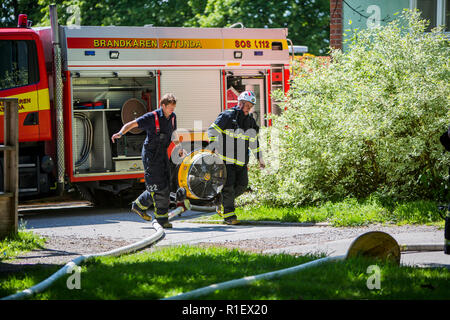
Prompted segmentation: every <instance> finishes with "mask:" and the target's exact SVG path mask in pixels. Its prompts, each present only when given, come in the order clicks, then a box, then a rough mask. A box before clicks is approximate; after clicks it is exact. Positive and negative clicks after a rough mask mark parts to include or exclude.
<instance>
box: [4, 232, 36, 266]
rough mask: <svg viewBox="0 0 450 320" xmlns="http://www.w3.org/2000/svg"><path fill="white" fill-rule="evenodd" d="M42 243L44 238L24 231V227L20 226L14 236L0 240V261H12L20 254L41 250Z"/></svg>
mask: <svg viewBox="0 0 450 320" xmlns="http://www.w3.org/2000/svg"><path fill="white" fill-rule="evenodd" d="M44 243H45V239H44V238H42V237H40V236H39V235H36V234H34V233H32V232H31V231H25V228H24V226H21V227H20V228H19V230H18V232H17V233H16V234H13V235H11V236H9V237H7V238H5V239H3V240H0V261H2V260H5V259H12V258H14V257H16V256H18V255H19V254H21V253H24V252H27V251H31V250H34V249H37V248H42V246H43V245H44Z"/></svg>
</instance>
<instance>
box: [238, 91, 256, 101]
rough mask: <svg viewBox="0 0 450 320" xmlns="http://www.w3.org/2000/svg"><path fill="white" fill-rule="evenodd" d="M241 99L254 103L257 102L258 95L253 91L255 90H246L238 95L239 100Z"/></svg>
mask: <svg viewBox="0 0 450 320" xmlns="http://www.w3.org/2000/svg"><path fill="white" fill-rule="evenodd" d="M241 100H244V101H248V102H251V103H252V104H255V103H256V96H255V94H254V93H253V91H244V92H242V93H241V94H240V95H239V97H238V102H239V101H241Z"/></svg>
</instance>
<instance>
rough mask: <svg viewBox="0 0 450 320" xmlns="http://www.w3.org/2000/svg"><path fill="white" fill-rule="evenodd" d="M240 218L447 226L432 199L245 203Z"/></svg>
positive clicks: (238, 210) (349, 224)
mask: <svg viewBox="0 0 450 320" xmlns="http://www.w3.org/2000/svg"><path fill="white" fill-rule="evenodd" d="M236 214H237V216H238V218H239V219H240V220H248V221H279V222H327V223H329V224H330V225H332V226H334V227H352V226H362V225H368V224H373V223H388V224H397V225H402V224H430V225H436V226H439V227H443V226H444V220H443V219H442V218H441V216H440V214H439V210H438V204H437V202H435V201H430V200H416V201H410V202H403V203H398V202H395V203H381V202H380V201H376V200H370V199H369V200H356V199H354V198H349V199H345V200H343V201H338V202H326V203H324V204H321V205H316V206H312V205H310V206H302V207H288V208H287V207H273V206H268V205H254V204H248V203H241V204H240V205H239V206H238V207H237V208H236ZM218 219H220V218H219V216H218V215H212V216H209V217H202V218H201V219H199V221H201V222H208V221H213V220H218Z"/></svg>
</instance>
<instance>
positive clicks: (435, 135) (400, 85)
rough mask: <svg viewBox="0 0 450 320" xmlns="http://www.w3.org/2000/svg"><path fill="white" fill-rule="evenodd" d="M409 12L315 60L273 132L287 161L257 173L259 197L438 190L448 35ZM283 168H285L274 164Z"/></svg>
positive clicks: (449, 68) (406, 194)
mask: <svg viewBox="0 0 450 320" xmlns="http://www.w3.org/2000/svg"><path fill="white" fill-rule="evenodd" d="M426 26H427V24H426V22H425V21H421V20H419V15H418V13H416V12H409V11H405V12H404V13H403V14H402V16H401V17H400V18H399V19H396V20H395V21H393V22H392V23H389V24H388V25H386V26H383V27H378V28H375V29H370V30H361V31H358V32H356V33H355V34H354V36H353V38H352V39H351V44H350V46H349V51H348V52H347V53H342V52H341V51H339V50H337V51H333V52H332V57H331V58H332V62H331V63H330V64H324V63H322V61H318V60H317V59H316V60H314V59H313V60H311V61H310V62H309V64H308V65H307V66H306V67H304V68H302V69H300V73H299V74H297V75H296V77H295V79H294V81H293V84H292V86H291V89H290V91H289V93H288V95H287V97H286V102H285V105H284V107H286V108H287V110H286V111H284V113H283V114H282V115H280V116H279V117H276V118H275V119H274V125H273V127H272V128H269V129H267V132H266V137H267V139H269V140H270V141H271V145H270V147H271V148H272V151H273V148H274V145H275V144H277V148H278V150H277V152H275V153H274V152H272V153H270V151H271V150H266V154H267V156H268V162H269V163H270V162H271V161H272V162H276V163H277V164H279V168H278V170H277V171H276V172H275V171H272V172H270V170H269V172H264V171H262V172H261V173H260V172H259V171H258V170H254V171H253V170H252V172H251V184H252V186H253V189H254V190H255V197H256V198H257V199H260V200H262V199H264V200H266V201H269V202H275V203H278V204H283V205H295V204H303V203H315V202H317V201H328V200H336V199H340V198H345V197H356V198H364V197H369V196H383V197H385V196H387V197H390V198H391V199H392V198H395V199H403V200H406V199H411V198H434V199H436V197H437V196H438V194H439V193H440V192H441V191H442V188H443V187H444V185H445V184H446V181H445V178H446V174H447V172H448V166H449V164H450V161H449V156H448V154H443V147H442V146H441V145H440V143H439V137H440V135H441V134H442V133H443V132H444V131H445V129H446V128H447V125H448V124H449V123H450V108H449V107H450V105H449V98H450V89H449V85H448V84H449V80H450V63H449V43H448V39H447V38H446V36H445V34H444V33H443V32H442V30H441V29H435V30H433V32H431V33H425V32H424V31H425V30H426ZM275 169H277V168H275Z"/></svg>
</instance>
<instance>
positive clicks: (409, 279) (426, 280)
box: [0, 246, 450, 300]
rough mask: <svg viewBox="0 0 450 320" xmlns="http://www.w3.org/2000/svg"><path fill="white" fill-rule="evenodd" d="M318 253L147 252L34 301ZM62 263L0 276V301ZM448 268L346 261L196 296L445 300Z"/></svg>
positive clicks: (263, 266) (186, 285)
mask: <svg viewBox="0 0 450 320" xmlns="http://www.w3.org/2000/svg"><path fill="white" fill-rule="evenodd" d="M320 257H322V256H300V257H294V256H291V255H286V254H278V255H260V254H253V253H248V252H243V251H240V250H236V249H234V250H230V249H225V248H204V247H195V246H179V247H166V248H155V249H150V250H145V251H142V252H139V253H135V254H130V255H125V256H121V257H116V258H112V257H109V258H96V259H94V260H92V261H89V262H87V263H85V264H83V265H82V268H81V274H80V278H79V279H80V287H81V288H80V289H72V290H69V289H68V287H67V281H68V279H69V277H70V276H71V274H68V275H67V277H65V276H64V277H62V278H60V279H59V280H58V281H56V283H55V284H54V285H53V286H51V287H50V288H49V289H47V290H46V291H44V292H43V293H40V294H38V295H36V296H34V297H33V299H44V300H46V299H51V300H53V299H56V300H59V299H69V300H71V299H101V300H103V299H104V300H110V299H161V298H165V297H170V296H173V295H176V294H179V293H182V292H188V291H191V290H194V289H197V288H200V287H204V286H208V285H210V284H214V283H220V282H223V281H228V280H232V279H238V278H242V277H244V276H249V275H257V274H261V273H266V272H270V271H275V270H281V269H284V268H288V267H292V266H296V265H299V264H302V263H305V262H308V261H311V260H315V259H318V258H320ZM374 264H375V265H377V266H378V267H379V268H380V276H381V277H380V289H372V290H370V289H368V287H367V281H368V279H369V277H370V276H371V274H370V273H367V268H368V266H370V265H374ZM59 267H60V266H55V267H54V268H45V269H42V268H35V269H33V270H28V271H26V272H21V273H15V274H9V275H5V274H3V275H0V296H1V297H4V296H7V295H10V294H13V293H15V292H16V291H18V290H23V289H25V288H28V287H31V286H32V285H34V284H37V283H38V282H40V281H42V280H44V279H45V278H47V277H48V276H50V275H51V274H52V273H53V272H56V271H57V270H58V269H59ZM449 280H450V271H449V270H448V269H419V268H412V267H404V266H401V267H399V266H395V265H392V264H387V263H382V262H381V261H369V260H365V259H352V260H349V261H342V262H331V263H328V264H325V265H322V266H318V267H314V268H311V269H307V270H303V271H300V272H298V273H295V274H292V275H287V276H283V277H281V278H277V279H272V280H261V281H257V282H254V283H253V284H251V285H249V286H246V287H241V288H235V289H229V290H224V291H216V292H214V293H213V294H210V295H207V296H204V297H199V298H198V299H213V300H216V299H220V300H229V299H233V300H234V299H236V300H242V299H246V300H247V299H257V300H260V299H262V300H266V299H274V300H297V299H306V300H311V299H313V300H315V299H319V300H322V299H389V300H390V299H402V300H403V299H431V300H440V299H450V281H449Z"/></svg>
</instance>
